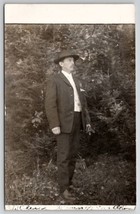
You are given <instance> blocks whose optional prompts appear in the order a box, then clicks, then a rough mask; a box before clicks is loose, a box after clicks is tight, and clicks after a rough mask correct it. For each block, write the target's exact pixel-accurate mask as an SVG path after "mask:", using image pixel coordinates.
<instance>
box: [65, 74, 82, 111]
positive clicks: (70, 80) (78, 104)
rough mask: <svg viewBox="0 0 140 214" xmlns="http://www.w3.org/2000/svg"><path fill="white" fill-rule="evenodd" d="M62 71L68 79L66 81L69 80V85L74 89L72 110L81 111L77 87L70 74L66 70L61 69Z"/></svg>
mask: <svg viewBox="0 0 140 214" xmlns="http://www.w3.org/2000/svg"><path fill="white" fill-rule="evenodd" d="M62 73H63V74H64V75H65V77H66V78H67V79H68V81H69V82H70V84H71V86H72V88H73V91H74V111H78V112H81V110H82V106H81V102H80V99H79V95H78V92H77V88H76V85H75V82H74V80H73V77H72V74H71V73H68V72H66V71H63V70H62Z"/></svg>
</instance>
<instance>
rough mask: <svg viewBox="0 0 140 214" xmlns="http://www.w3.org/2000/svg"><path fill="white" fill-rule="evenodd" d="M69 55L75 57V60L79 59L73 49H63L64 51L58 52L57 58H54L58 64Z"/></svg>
mask: <svg viewBox="0 0 140 214" xmlns="http://www.w3.org/2000/svg"><path fill="white" fill-rule="evenodd" d="M67 57H73V58H74V60H75V61H76V60H77V59H79V56H78V55H77V54H75V53H74V51H72V50H63V51H62V52H60V53H58V56H57V58H56V59H55V60H54V62H55V63H56V64H58V63H59V62H60V61H61V60H63V59H65V58H67Z"/></svg>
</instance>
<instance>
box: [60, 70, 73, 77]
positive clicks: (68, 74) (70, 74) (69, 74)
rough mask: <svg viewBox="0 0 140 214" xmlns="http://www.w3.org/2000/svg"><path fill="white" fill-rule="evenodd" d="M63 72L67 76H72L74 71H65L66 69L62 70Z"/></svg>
mask: <svg viewBox="0 0 140 214" xmlns="http://www.w3.org/2000/svg"><path fill="white" fill-rule="evenodd" d="M61 72H62V73H63V74H64V75H65V76H67V77H70V76H72V73H68V72H66V71H64V70H62V71H61Z"/></svg>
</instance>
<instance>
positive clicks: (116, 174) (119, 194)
mask: <svg viewBox="0 0 140 214" xmlns="http://www.w3.org/2000/svg"><path fill="white" fill-rule="evenodd" d="M91 158H92V157H91ZM93 160H94V161H92V162H91V163H92V164H91V165H89V164H88V165H87V164H86V160H84V159H83V158H81V157H79V159H77V163H76V169H75V174H74V177H73V183H74V186H76V187H78V188H77V190H76V191H75V192H74V194H75V197H76V200H75V201H74V204H75V205H135V200H136V199H135V163H134V161H131V160H128V159H125V158H124V157H123V155H122V154H121V153H119V154H118V155H110V154H108V153H104V154H99V155H96V158H95V157H94V154H93ZM31 167H32V166H31ZM6 169H7V171H6V176H5V204H6V205H27V204H28V205H61V204H67V205H68V204H70V202H69V203H68V202H67V201H65V200H64V199H63V198H62V197H61V196H60V195H59V187H58V184H57V166H56V165H55V163H54V162H53V161H52V160H50V161H49V162H44V163H41V164H40V159H39V158H37V162H36V167H35V169H34V170H33V171H32V173H30V174H28V173H27V174H26V173H24V171H23V173H21V172H19V173H17V172H16V170H14V169H12V168H11V167H10V168H8V167H6ZM11 169H12V171H13V170H14V173H11V174H10V171H11ZM9 175H11V176H9Z"/></svg>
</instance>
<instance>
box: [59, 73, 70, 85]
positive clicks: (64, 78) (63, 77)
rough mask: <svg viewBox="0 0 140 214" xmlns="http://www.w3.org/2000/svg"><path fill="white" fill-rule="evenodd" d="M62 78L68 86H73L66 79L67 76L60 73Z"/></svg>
mask: <svg viewBox="0 0 140 214" xmlns="http://www.w3.org/2000/svg"><path fill="white" fill-rule="evenodd" d="M60 77H61V78H62V79H63V80H64V82H65V83H66V84H68V85H70V86H71V84H70V82H69V81H68V79H67V78H66V77H65V75H64V74H63V73H62V72H60Z"/></svg>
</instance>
